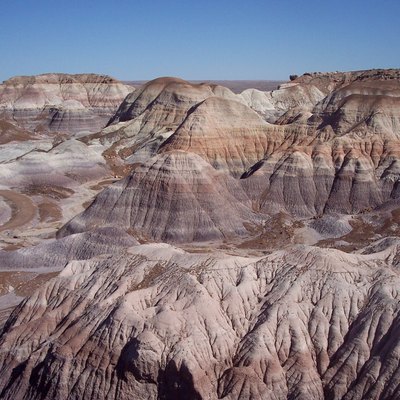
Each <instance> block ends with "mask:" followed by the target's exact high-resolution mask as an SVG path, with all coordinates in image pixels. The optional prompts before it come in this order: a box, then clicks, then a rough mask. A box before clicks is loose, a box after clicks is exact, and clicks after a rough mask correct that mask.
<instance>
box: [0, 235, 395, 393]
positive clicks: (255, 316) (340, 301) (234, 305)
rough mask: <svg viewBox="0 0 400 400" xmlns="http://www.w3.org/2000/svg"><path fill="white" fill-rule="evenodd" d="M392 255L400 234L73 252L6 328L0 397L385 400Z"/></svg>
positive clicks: (390, 368)
mask: <svg viewBox="0 0 400 400" xmlns="http://www.w3.org/2000/svg"><path fill="white" fill-rule="evenodd" d="M396 257H398V240H397V242H392V243H391V245H390V246H389V247H386V248H384V249H381V251H380V252H378V253H371V254H367V255H360V254H358V255H355V254H345V253H342V252H339V251H337V250H327V249H318V248H313V247H308V246H299V247H294V248H292V249H291V250H286V251H277V252H274V253H272V254H271V255H269V256H266V257H263V258H260V259H258V260H257V259H246V258H241V257H235V256H228V255H224V254H218V253H214V254H212V255H211V254H188V253H185V252H184V251H182V250H179V249H176V248H173V247H170V246H167V245H163V244H152V245H142V246H138V247H134V248H131V249H129V251H128V252H125V253H118V254H114V255H108V256H102V257H97V258H94V259H92V260H88V261H72V262H70V263H69V264H68V265H67V266H66V268H65V269H64V270H63V271H62V272H61V274H60V275H59V276H58V277H56V278H54V279H52V280H51V281H49V282H48V283H47V284H45V285H44V286H43V287H42V288H41V289H39V290H37V291H36V292H35V293H34V294H33V295H32V296H31V297H30V298H28V299H27V300H25V301H24V302H23V303H22V304H21V305H20V306H18V307H17V309H16V310H15V311H14V312H13V313H12V315H11V317H10V318H9V320H8V321H7V323H6V324H5V327H4V330H3V332H2V334H1V337H0V345H1V349H2V352H1V354H0V365H1V368H0V371H1V372H0V386H1V388H2V392H1V397H2V398H4V399H15V398H20V399H25V398H26V399H28V398H30V399H32V398H41V399H52V398H55V397H57V398H59V399H66V398H97V399H117V398H118V399H125V398H132V397H134V398H146V399H157V398H166V399H172V398H196V399H206V398H215V399H216V398H224V399H250V398H276V399H295V398H296V399H309V398H310V396H312V397H313V398H315V399H321V400H322V399H325V398H332V399H339V398H359V399H361V398H364V399H366V398H376V399H387V400H389V399H393V398H396V396H397V392H396V390H397V387H398V385H399V379H400V376H399V375H398V368H397V366H398V355H397V348H398V346H399V343H398V342H399V335H397V334H396V332H397V331H398V329H399V327H398V313H399V295H398V290H397V288H398V286H399V284H400V282H399V276H398V272H397V269H396V268H397V265H396V264H395V260H396V259H397V258H396Z"/></svg>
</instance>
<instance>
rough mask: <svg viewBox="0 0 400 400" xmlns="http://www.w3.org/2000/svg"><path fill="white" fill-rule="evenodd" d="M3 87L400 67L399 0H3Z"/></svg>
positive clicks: (280, 75) (281, 75)
mask: <svg viewBox="0 0 400 400" xmlns="http://www.w3.org/2000/svg"><path fill="white" fill-rule="evenodd" d="M1 3H2V4H1V13H0V16H1V22H0V80H4V79H7V78H9V77H11V76H14V75H31V74H39V73H45V72H69V73H79V72H96V73H105V74H109V75H112V76H114V77H116V78H119V79H132V80H140V79H152V78H155V77H157V76H179V77H182V78H185V79H287V77H288V75H289V74H301V73H303V72H307V71H336V70H356V69H367V68H389V67H400V0H379V1H375V0H363V1H361V0H346V1H342V0H336V1H333V0H331V1H329V0H318V1H317V0H304V1H300V0H299V1H297V0H292V1H289V0H275V1H268V0H264V1H259V0H253V1H252V0H247V1H245V0H241V1H236V0H230V1H227V0H214V1H208V0H203V1H201V0H196V1H191V0H186V1H180V0H165V1H161V0H153V1H151V0H147V1H144V0H143V1H142V0H137V1H135V0H132V1H127V0H114V1H111V0H110V1H105V0H97V1H94V0H93V1H91V0H90V1H89V0H81V1H76V0H68V1H66V0H64V1H60V0H59V1H54V0H53V1H48V0H43V1H41V0H36V1H33V0H12V1H9V0H1Z"/></svg>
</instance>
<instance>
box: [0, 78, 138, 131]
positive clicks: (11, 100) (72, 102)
mask: <svg viewBox="0 0 400 400" xmlns="http://www.w3.org/2000/svg"><path fill="white" fill-rule="evenodd" d="M132 90H134V88H133V87H131V86H128V85H125V84H123V83H121V82H119V81H117V80H116V79H113V78H111V77H109V76H106V75H96V74H76V75H69V74H43V75H37V76H19V77H14V78H11V79H8V80H6V81H4V82H3V83H2V84H1V85H0V117H2V118H4V119H12V120H13V121H14V122H16V123H17V124H18V125H20V126H21V127H23V128H25V129H28V130H36V131H44V132H46V131H60V132H65V133H79V132H96V131H98V130H100V129H101V128H103V127H104V126H105V124H106V123H107V120H108V119H109V118H110V117H111V116H112V115H113V113H114V112H115V110H116V109H117V108H118V106H119V105H120V104H121V102H122V101H123V99H124V98H125V97H126V95H127V94H128V93H130V92H131V91H132Z"/></svg>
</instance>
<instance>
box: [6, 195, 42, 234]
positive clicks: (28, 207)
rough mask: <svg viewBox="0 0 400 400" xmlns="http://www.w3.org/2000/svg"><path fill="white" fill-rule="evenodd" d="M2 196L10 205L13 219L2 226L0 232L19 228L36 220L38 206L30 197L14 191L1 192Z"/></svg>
mask: <svg viewBox="0 0 400 400" xmlns="http://www.w3.org/2000/svg"><path fill="white" fill-rule="evenodd" d="M0 196H1V197H2V198H3V199H4V200H5V201H6V202H7V203H8V204H9V206H10V207H11V210H12V212H11V218H10V219H9V220H8V221H7V222H5V223H4V224H2V225H0V232H2V231H5V230H9V229H15V228H19V227H20V226H22V225H25V224H27V223H28V222H30V221H31V220H32V219H33V218H35V216H36V206H35V205H34V204H33V202H32V200H31V199H30V198H29V197H27V196H25V195H23V194H20V193H17V192H14V191H12V190H0Z"/></svg>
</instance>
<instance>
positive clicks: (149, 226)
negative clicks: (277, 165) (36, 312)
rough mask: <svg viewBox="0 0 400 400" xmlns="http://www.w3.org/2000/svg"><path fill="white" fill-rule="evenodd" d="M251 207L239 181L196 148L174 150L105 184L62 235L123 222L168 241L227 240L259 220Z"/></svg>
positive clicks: (118, 224) (242, 233)
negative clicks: (213, 163)
mask: <svg viewBox="0 0 400 400" xmlns="http://www.w3.org/2000/svg"><path fill="white" fill-rule="evenodd" d="M250 207H251V203H250V201H249V199H248V198H247V196H246V194H245V193H244V191H243V190H242V188H241V187H240V184H239V183H238V181H236V180H235V179H233V178H232V177H229V176H227V175H226V174H224V173H222V172H219V171H216V170H215V169H214V168H212V167H211V166H210V165H209V164H207V163H206V162H205V161H204V160H203V159H202V158H201V157H199V156H197V155H195V154H192V153H186V152H183V151H172V152H168V153H163V154H161V155H158V156H156V157H155V158H153V159H150V160H149V161H148V162H147V163H146V164H143V165H141V166H139V167H138V168H136V170H135V171H134V172H133V173H132V175H131V176H129V177H127V178H125V179H124V180H122V181H119V182H117V183H115V184H114V185H112V186H110V187H109V188H107V189H106V190H104V191H103V192H102V193H101V194H100V195H98V196H97V197H96V199H95V201H94V202H93V203H92V205H91V206H89V207H88V208H87V209H86V210H85V211H84V212H83V213H82V214H80V215H78V216H77V217H75V218H74V219H72V221H70V222H69V223H68V224H67V225H65V226H64V227H63V228H62V229H61V231H60V232H59V236H65V235H68V234H71V233H77V232H83V231H87V230H90V229H93V228H95V227H98V226H118V227H123V228H125V229H130V228H131V229H132V230H133V231H135V232H138V233H139V234H140V235H142V236H144V237H148V238H150V239H153V240H162V241H167V242H193V241H207V240H222V239H225V238H231V237H236V236H243V235H245V234H247V233H248V232H247V230H246V229H245V227H244V225H243V224H244V223H246V222H250V223H251V222H255V221H258V220H259V218H258V217H257V216H256V215H255V214H254V213H253V212H252V211H251V209H250Z"/></svg>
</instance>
